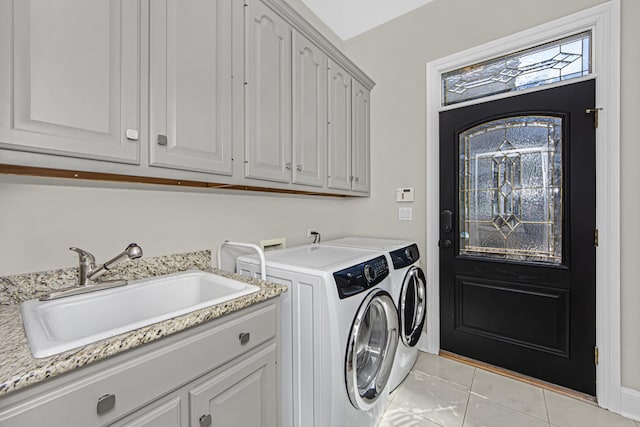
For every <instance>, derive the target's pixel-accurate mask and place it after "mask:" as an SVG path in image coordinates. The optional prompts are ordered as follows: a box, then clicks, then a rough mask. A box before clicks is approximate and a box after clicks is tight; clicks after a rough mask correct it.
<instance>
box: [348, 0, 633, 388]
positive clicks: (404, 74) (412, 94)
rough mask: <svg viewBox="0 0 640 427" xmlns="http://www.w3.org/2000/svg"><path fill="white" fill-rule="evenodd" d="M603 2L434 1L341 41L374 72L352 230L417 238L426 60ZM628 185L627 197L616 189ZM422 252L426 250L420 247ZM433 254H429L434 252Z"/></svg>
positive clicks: (626, 325)
mask: <svg viewBox="0 0 640 427" xmlns="http://www.w3.org/2000/svg"><path fill="white" fill-rule="evenodd" d="M599 3H603V1H602V0H565V1H557V0H538V1H536V2H535V7H531V6H532V5H533V3H532V2H530V1H528V0H527V1H525V0H517V1H514V0H482V1H470V0H436V1H434V2H432V3H429V4H427V5H425V6H423V7H422V8H420V9H417V10H415V11H413V12H411V13H408V14H406V15H403V16H401V17H399V18H397V19H395V20H393V21H391V22H388V23H386V24H384V25H382V26H380V27H377V28H375V29H373V30H371V31H368V32H366V33H364V34H362V35H360V36H357V37H354V38H352V39H349V40H347V41H346V42H345V52H346V53H347V55H349V56H350V57H351V58H352V59H353V60H354V61H355V62H356V64H358V65H359V66H360V67H362V68H363V69H364V70H365V71H366V72H367V73H369V75H370V76H371V77H372V78H373V79H374V80H375V81H376V83H377V86H376V88H375V89H374V91H373V93H372V96H371V108H372V114H371V123H372V132H371V135H372V160H373V162H372V170H373V171H374V179H373V189H374V191H373V194H372V197H371V198H370V199H369V200H364V201H358V202H355V203H352V208H353V211H354V213H353V215H355V216H358V213H357V212H358V211H360V212H361V213H362V214H363V215H364V214H365V213H366V215H367V216H368V218H370V221H367V222H360V223H356V224H355V227H354V230H355V231H356V232H362V233H371V232H372V227H383V230H384V231H383V232H382V233H381V234H388V235H397V236H401V237H410V238H414V239H418V240H419V241H420V242H421V244H422V248H424V247H425V245H424V243H425V235H426V229H425V223H424V218H425V212H424V204H425V196H426V193H425V156H426V154H425V153H426V152H425V114H426V110H425V102H426V100H425V90H426V89H425V79H426V76H425V64H426V63H427V62H429V61H431V60H435V59H438V58H441V57H444V56H447V55H450V54H453V53H455V52H458V51H461V50H465V49H468V48H471V47H473V46H477V45H480V44H482V43H486V42H489V41H491V40H495V39H497V38H500V37H504V36H506V35H509V34H512V33H515V32H518V31H521V30H524V29H526V28H529V27H532V26H535V25H539V24H542V23H544V22H546V21H550V20H553V19H557V18H560V17H562V16H565V15H568V14H571V13H573V12H576V11H578V10H582V9H585V8H588V7H590V6H595V5H596V4H599ZM638 17H640V2H638V1H637V0H622V58H623V61H622V136H621V138H622V140H621V146H622V159H623V160H622V165H621V167H622V172H621V173H622V194H623V196H622V224H623V227H622V313H621V316H622V376H623V385H624V386H626V387H629V388H633V389H636V390H640V364H638V360H640V334H638V333H637V325H639V324H640V311H639V310H637V308H636V306H637V305H638V303H639V302H640V286H638V285H639V283H638V279H637V278H638V277H640V263H638V261H637V257H638V250H637V247H636V242H637V241H639V240H640V224H639V223H638V221H637V219H636V218H637V215H638V214H637V213H638V211H639V210H640V198H639V197H638V194H639V193H638V187H639V186H640V168H638V167H637V166H636V165H635V161H636V159H638V158H639V156H640V145H639V144H638V143H637V138H635V137H634V136H635V135H636V134H637V131H635V130H634V128H633V127H632V124H633V123H634V120H636V121H637V117H638V116H639V115H640V101H639V98H640V85H639V83H638V79H637V74H638V69H639V68H640V50H639V49H638V47H637V41H638V40H640V28H639V27H638V25H637V19H638ZM401 186H413V187H415V188H416V202H415V203H413V205H415V206H414V218H416V219H415V220H414V221H412V222H408V223H399V222H398V221H397V220H395V218H396V215H397V209H396V207H397V206H399V204H397V203H394V202H393V200H394V189H395V188H396V187H401ZM625 194H628V196H625ZM427 255H429V254H427ZM434 255H435V254H434Z"/></svg>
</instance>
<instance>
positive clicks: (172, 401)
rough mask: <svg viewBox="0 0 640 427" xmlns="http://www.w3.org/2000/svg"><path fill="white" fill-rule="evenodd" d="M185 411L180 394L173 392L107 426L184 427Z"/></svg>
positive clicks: (186, 422)
mask: <svg viewBox="0 0 640 427" xmlns="http://www.w3.org/2000/svg"><path fill="white" fill-rule="evenodd" d="M183 406H184V409H183ZM186 411H187V408H186V405H185V404H184V402H183V399H182V396H181V395H180V394H178V393H173V394H171V395H170V396H169V397H167V398H164V399H161V400H160V401H159V402H155V403H152V404H150V405H148V406H145V407H144V408H142V409H140V410H138V411H136V412H135V413H133V414H131V415H129V416H128V417H126V418H124V419H122V420H120V421H118V422H115V423H113V424H109V427H180V426H185V427H186V426H188V425H189V424H188V421H187V420H185V419H184V418H185V417H186V413H187V412H186Z"/></svg>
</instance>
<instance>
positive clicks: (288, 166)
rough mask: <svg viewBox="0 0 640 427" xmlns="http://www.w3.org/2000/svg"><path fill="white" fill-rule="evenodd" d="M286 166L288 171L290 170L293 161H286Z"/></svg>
mask: <svg viewBox="0 0 640 427" xmlns="http://www.w3.org/2000/svg"><path fill="white" fill-rule="evenodd" d="M284 167H285V168H286V169H287V170H288V171H290V170H291V162H287V163H285V165H284Z"/></svg>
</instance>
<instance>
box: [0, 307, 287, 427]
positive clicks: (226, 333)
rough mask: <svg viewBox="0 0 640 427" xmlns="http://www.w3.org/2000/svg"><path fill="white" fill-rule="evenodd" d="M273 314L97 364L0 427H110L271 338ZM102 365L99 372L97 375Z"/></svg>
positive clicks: (0, 413)
mask: <svg viewBox="0 0 640 427" xmlns="http://www.w3.org/2000/svg"><path fill="white" fill-rule="evenodd" d="M276 313H277V310H276V305H275V304H270V305H267V306H261V308H259V309H257V310H253V311H251V312H250V313H247V314H244V315H241V316H234V315H230V317H231V318H230V319H228V320H227V319H225V318H222V319H220V320H218V321H214V322H212V323H211V324H209V325H201V326H199V327H197V328H194V329H195V332H194V331H185V332H183V333H181V334H183V335H182V337H183V338H182V339H180V338H181V335H180V334H178V336H174V337H175V338H174V337H170V338H174V339H168V340H160V341H158V342H156V343H153V344H150V345H148V346H143V347H141V348H139V349H136V350H132V353H130V354H124V355H122V357H118V356H116V357H114V358H113V359H110V360H108V361H104V362H98V363H97V364H96V365H95V366H94V369H93V371H92V373H91V374H88V375H87V376H84V377H82V376H81V377H79V378H78V380H76V381H65V384H64V385H61V386H60V387H54V388H52V387H47V391H46V392H43V393H41V394H37V395H35V396H34V397H32V398H29V399H26V400H24V401H22V402H19V403H18V404H16V405H12V406H11V407H9V408H7V409H5V410H0V425H2V426H3V427H4V426H24V425H39V424H40V423H41V422H42V421H43V420H47V423H46V424H47V425H48V426H60V427H62V426H64V427H70V426H89V425H92V426H93V425H95V426H98V425H104V424H107V423H109V422H112V421H114V420H116V419H118V418H120V417H122V416H123V415H125V414H128V413H130V412H132V411H134V410H136V409H138V408H140V407H142V406H143V405H145V404H146V403H148V402H150V401H152V400H154V399H156V398H158V397H159V396H162V395H164V394H167V393H168V392H171V391H173V390H176V389H177V388H179V387H181V386H183V385H184V384H186V383H188V382H189V381H192V380H193V379H195V378H197V377H200V376H202V375H204V374H205V373H207V372H210V371H212V370H213V369H215V368H216V367H218V366H220V365H222V364H224V363H226V362H228V361H230V360H232V359H234V358H236V357H238V356H239V355H241V354H243V353H245V352H247V351H249V350H251V349H253V348H255V347H256V346H257V345H259V344H261V343H264V342H265V341H267V340H269V339H271V338H273V337H275V334H276V327H277V319H276ZM133 352H136V353H137V354H136V355H135V357H131V356H133V354H134V353H133ZM119 360H121V363H120V362H119ZM102 363H104V364H105V368H104V369H103V370H102V371H99V370H98V369H97V368H99V366H100V364H102ZM52 381H55V379H54V380H52ZM110 395H113V396H115V399H114V398H111V397H108V398H105V400H106V401H107V402H108V403H107V404H106V405H104V404H103V406H104V407H105V408H106V409H104V408H103V410H102V411H101V412H102V413H101V414H98V399H100V398H101V397H102V396H110ZM111 403H113V405H111ZM111 406H112V407H111Z"/></svg>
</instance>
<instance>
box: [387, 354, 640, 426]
mask: <svg viewBox="0 0 640 427" xmlns="http://www.w3.org/2000/svg"><path fill="white" fill-rule="evenodd" d="M401 426H402V427H409V426H411V427H640V422H636V421H632V420H630V419H628V418H624V417H621V416H619V415H616V414H614V413H612V412H609V411H607V410H604V409H601V408H598V407H597V406H595V405H593V404H590V403H587V402H583V401H580V400H577V399H572V398H570V397H566V396H564V395H561V394H558V393H555V392H552V391H548V390H543V389H541V388H539V387H535V386H532V385H529V384H525V383H523V382H520V381H516V380H513V379H510V378H506V377H503V376H501V375H497V374H494V373H492V372H489V371H485V370H483V369H479V368H474V367H472V366H469V365H465V364H463V363H460V362H456V361H453V360H450V359H445V358H443V357H439V356H434V355H431V354H426V353H421V355H420V358H419V359H418V361H417V362H416V365H415V366H414V368H413V370H412V371H411V373H410V374H409V376H408V377H407V379H406V380H405V381H404V383H402V385H400V387H398V389H397V390H395V391H394V392H393V393H392V394H391V395H390V396H389V406H388V408H387V411H386V412H385V415H384V418H383V420H382V422H381V423H380V424H379V427H401Z"/></svg>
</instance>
